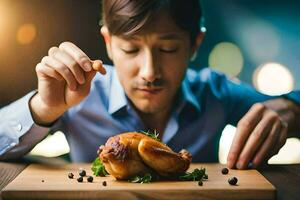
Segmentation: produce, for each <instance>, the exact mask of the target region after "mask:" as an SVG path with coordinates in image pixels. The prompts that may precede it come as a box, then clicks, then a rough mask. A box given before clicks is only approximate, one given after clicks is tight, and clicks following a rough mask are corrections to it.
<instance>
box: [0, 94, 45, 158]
mask: <svg viewBox="0 0 300 200" xmlns="http://www.w3.org/2000/svg"><path fill="white" fill-rule="evenodd" d="M34 94H35V91H32V92H30V93H28V94H27V95H26V96H24V97H22V98H21V99H19V100H17V101H15V102H13V103H11V104H10V105H8V106H6V107H4V108H2V109H1V110H0V119H1V120H0V159H1V160H3V159H15V158H18V157H20V156H22V155H24V154H25V153H27V152H29V151H30V150H31V149H32V148H33V147H34V146H35V145H36V144H37V143H38V142H40V141H41V140H42V139H43V138H45V137H46V135H47V134H48V132H49V128H48V127H42V126H39V125H37V124H35V123H34V121H33V119H32V116H31V113H30V109H29V105H28V102H29V100H30V98H31V97H32V96H33V95H34Z"/></svg>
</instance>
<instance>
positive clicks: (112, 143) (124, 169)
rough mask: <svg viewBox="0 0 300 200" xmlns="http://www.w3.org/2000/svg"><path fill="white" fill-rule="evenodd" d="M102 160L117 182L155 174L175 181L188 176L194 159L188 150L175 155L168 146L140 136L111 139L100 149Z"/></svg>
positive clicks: (134, 133) (135, 133) (129, 134)
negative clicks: (146, 174)
mask: <svg viewBox="0 0 300 200" xmlns="http://www.w3.org/2000/svg"><path fill="white" fill-rule="evenodd" d="M99 158H100V159H101V161H102V163H103V164H104V166H105V169H106V170H107V171H108V173H109V174H111V175H112V176H114V177H115V178H117V179H128V178H130V177H132V176H134V175H143V174H145V173H149V172H156V173H157V174H159V175H160V176H163V177H172V176H173V175H175V174H178V173H183V172H185V171H186V170H187V169H188V168H189V166H190V163H191V160H192V156H191V154H190V153H189V152H188V151H186V150H181V151H180V152H179V153H175V152H174V151H172V149H170V148H169V147H168V146H167V145H165V144H163V143H161V142H159V141H157V140H155V139H153V138H151V137H149V136H147V135H145V134H142V133H137V132H128V133H123V134H120V135H116V136H114V137H111V138H109V139H108V141H107V142H106V144H105V146H104V145H102V146H100V148H99Z"/></svg>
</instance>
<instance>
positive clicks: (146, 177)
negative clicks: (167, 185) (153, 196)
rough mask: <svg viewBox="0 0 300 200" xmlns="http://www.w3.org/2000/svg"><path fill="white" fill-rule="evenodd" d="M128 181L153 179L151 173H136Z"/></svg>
mask: <svg viewBox="0 0 300 200" xmlns="http://www.w3.org/2000/svg"><path fill="white" fill-rule="evenodd" d="M128 181H129V182H131V183H150V182H151V181H152V175H151V174H149V173H147V174H145V175H144V176H140V175H135V176H133V177H131V178H130V179H129V180H128Z"/></svg>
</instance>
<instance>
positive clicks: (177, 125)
mask: <svg viewBox="0 0 300 200" xmlns="http://www.w3.org/2000/svg"><path fill="white" fill-rule="evenodd" d="M105 68H106V70H107V74H106V75H105V76H103V75H101V74H97V75H96V76H95V78H94V79H93V81H92V86H91V91H90V94H89V95H88V96H87V97H86V99H84V100H83V101H82V102H81V103H80V104H78V105H76V106H74V107H72V108H71V109H69V110H68V111H67V112H65V114H64V115H63V116H62V117H61V118H60V119H59V120H58V121H57V122H56V123H55V124H54V126H53V127H52V128H51V131H52V132H53V131H57V130H61V131H63V132H64V133H65V135H66V138H67V141H68V143H69V146H70V156H71V159H72V161H76V162H90V161H92V160H93V159H94V158H95V157H96V156H97V155H96V152H97V149H98V147H99V145H101V144H104V143H105V142H106V140H107V139H108V138H109V137H111V136H113V135H116V134H119V133H122V132H127V131H145V125H144V124H143V122H142V120H141V119H140V117H139V116H138V114H137V113H136V111H135V110H134V109H133V107H132V105H131V104H130V103H129V101H128V99H127V97H126V94H125V92H124V89H123V87H122V85H121V84H120V82H119V79H118V76H117V74H116V71H115V69H114V67H111V66H105ZM31 96H32V94H30V95H27V97H24V98H23V101H22V99H21V100H19V102H18V103H16V104H15V105H10V107H15V109H17V108H18V107H20V106H21V105H23V107H24V106H25V107H28V105H27V104H28V100H29V98H30V97H31ZM286 97H288V98H290V99H293V100H295V101H298V102H300V95H299V92H292V93H289V94H287V95H286ZM271 98H275V97H271V96H267V95H264V94H261V93H259V92H257V91H256V90H254V89H253V88H252V87H250V86H248V85H246V84H243V83H236V82H233V81H231V80H229V79H227V78H226V76H225V75H223V74H221V73H218V72H215V71H213V70H211V69H209V68H206V69H203V70H201V71H198V72H197V71H194V70H192V69H188V70H187V73H186V76H185V78H184V80H183V82H182V85H181V87H180V91H179V95H178V99H177V100H176V104H175V105H174V107H173V109H172V113H171V116H170V118H169V120H168V122H167V125H166V128H165V131H164V133H163V137H162V142H163V143H165V144H167V145H168V146H169V147H171V148H172V149H173V150H174V151H176V152H178V151H180V150H181V149H183V148H184V149H187V150H188V151H189V152H191V154H192V155H193V162H217V161H218V146H219V139H220V137H221V133H222V130H223V128H224V127H225V126H226V125H227V124H232V125H236V124H237V122H238V121H239V120H240V119H241V118H242V117H243V116H244V115H245V113H246V112H247V111H248V110H249V108H250V107H251V106H252V105H253V104H254V103H256V102H262V101H266V100H268V99H271ZM4 109H5V108H4ZM9 109H10V110H12V108H9ZM2 113H3V112H2ZM28 113H30V111H29V108H27V109H24V111H23V114H22V115H21V114H19V115H18V116H16V117H13V115H14V113H9V114H8V113H7V114H8V115H10V116H11V117H9V118H10V120H12V119H17V120H18V121H23V123H24V124H23V126H26V127H30V126H32V125H33V121H32V119H29V120H28V122H25V121H26V120H25V119H21V118H22V116H23V117H25V116H26V117H27V118H28V116H29V114H28ZM0 117H2V116H1V111H0ZM6 117H7V116H6ZM1 121H2V120H1ZM1 125H2V126H8V125H4V124H3V121H2V122H0V127H1ZM35 126H36V125H35ZM146 131H147V130H146ZM1 134H2V135H1ZM22 134H30V131H28V129H25V130H24V131H23V132H22V131H21V133H18V134H17V135H18V136H16V137H15V138H19V137H20V136H21V135H22ZM12 135H13V134H12ZM1 138H2V139H3V138H6V141H14V142H18V141H16V139H15V140H13V139H11V140H8V139H7V134H6V136H4V134H3V133H1V131H0V140H2V139H1ZM7 146H9V144H7V145H6V147H7ZM1 148H2V150H3V149H4V145H2V146H1V145H0V152H1ZM7 149H9V148H7Z"/></svg>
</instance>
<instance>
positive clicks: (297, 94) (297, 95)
mask: <svg viewBox="0 0 300 200" xmlns="http://www.w3.org/2000/svg"><path fill="white" fill-rule="evenodd" d="M283 97H284V98H286V99H289V100H291V101H293V102H294V103H296V104H298V105H300V90H297V91H293V92H290V93H287V94H284V95H283Z"/></svg>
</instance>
